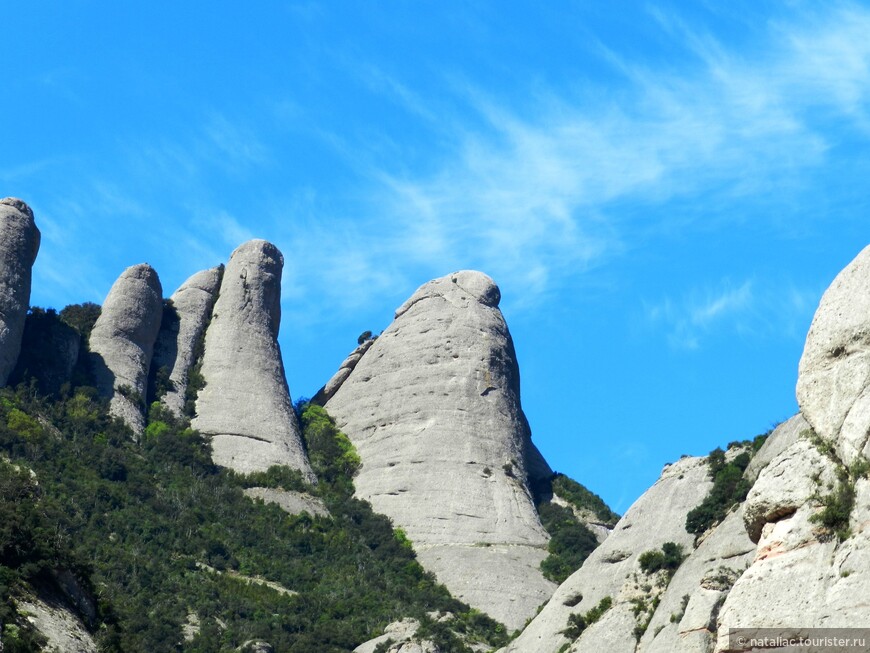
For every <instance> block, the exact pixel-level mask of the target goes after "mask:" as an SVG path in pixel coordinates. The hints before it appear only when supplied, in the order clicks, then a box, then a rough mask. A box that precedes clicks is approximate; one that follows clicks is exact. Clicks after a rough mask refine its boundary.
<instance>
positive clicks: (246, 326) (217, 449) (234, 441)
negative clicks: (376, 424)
mask: <svg viewBox="0 0 870 653" xmlns="http://www.w3.org/2000/svg"><path fill="white" fill-rule="evenodd" d="M283 267H284V257H283V256H282V255H281V252H280V251H278V248H277V247H275V246H274V245H272V244H271V243H268V242H266V241H265V240H252V241H249V242H247V243H244V244H242V245H240V246H239V247H238V248H237V249H236V250H235V251H234V252H233V253H232V256H231V257H230V261H229V263H228V264H227V267H226V270H225V272H224V275H223V279H222V281H221V286H220V293H219V295H218V299H217V301H216V303H215V306H214V310H213V313H212V317H211V322H210V323H209V326H208V329H207V331H206V336H205V353H204V355H203V360H202V369H201V374H202V376H203V378H204V380H205V387H204V388H203V389H202V390H200V392H199V396H198V398H197V401H196V413H197V416H196V419H194V420H193V423H192V425H193V427H194V428H196V429H197V430H199V431H200V432H201V433H203V434H204V435H207V436H209V437H210V438H211V443H212V455H213V458H214V461H215V462H216V463H217V464H219V465H222V466H224V467H229V468H231V469H234V470H236V471H238V472H243V473H249V472H254V471H264V470H266V469H268V468H269V467H271V466H272V465H287V466H289V467H292V468H294V469H298V470H300V471H301V472H302V473H303V475H304V476H305V477H306V478H307V479H308V480H309V481H312V482H314V481H315V480H316V479H315V476H314V473H313V472H312V470H311V466H310V465H309V463H308V459H307V457H306V456H305V451H304V449H303V446H302V440H301V436H300V432H299V424H298V422H297V420H296V415H295V413H294V412H293V405H292V403H291V401H290V393H289V391H288V388H287V381H286V378H285V376H284V363H283V362H282V359H281V350H280V348H279V346H278V339H277V338H278V327H279V325H280V322H281V271H282V268H283Z"/></svg>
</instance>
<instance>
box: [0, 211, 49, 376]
mask: <svg viewBox="0 0 870 653" xmlns="http://www.w3.org/2000/svg"><path fill="white" fill-rule="evenodd" d="M39 237H40V234H39V229H37V228H36V223H35V222H34V221H33V211H31V210H30V207H29V206H27V204H25V203H24V202H22V201H21V200H19V199H15V198H14V197H6V198H4V199H2V200H0V386H4V385H6V381H7V379H8V378H9V374H10V373H11V372H12V370H13V368H14V367H15V362H16V361H17V360H18V353H19V351H20V350H21V337H22V335H23V333H24V320H25V317H26V315H27V309H28V308H30V281H31V271H32V269H33V262H34V261H35V260H36V253H37V252H38V251H39Z"/></svg>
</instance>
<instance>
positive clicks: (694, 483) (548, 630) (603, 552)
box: [505, 458, 711, 653]
mask: <svg viewBox="0 0 870 653" xmlns="http://www.w3.org/2000/svg"><path fill="white" fill-rule="evenodd" d="M710 487H711V482H710V479H709V474H708V467H707V463H706V458H683V459H681V460H679V461H677V462H676V463H674V464H672V465H669V466H667V467H665V469H664V471H663V472H662V475H661V478H659V480H658V481H657V482H656V483H655V485H653V486H652V487H651V488H650V489H649V490H647V491H646V492H645V493H644V494H643V495H642V496H641V497H640V498H639V499H638V500H637V501H636V502H635V503H634V504H633V505H632V506H631V508H629V510H628V512H626V513H625V515H624V516H623V517H622V519H620V520H619V522H618V523H617V524H616V526H615V527H614V529H613V532H612V533H611V534H610V536H609V537H608V538H607V539H606V540H605V541H604V542H603V543H602V544H601V546H599V547H598V548H597V549H596V550H595V551H593V552H592V554H591V555H590V556H589V557H588V558H587V559H586V562H584V563H583V566H582V567H581V568H580V569H579V570H577V571H576V572H574V574H572V575H571V576H570V577H569V578H568V579H567V580H566V581H565V582H564V583H562V584H561V585H560V586H559V588H558V589H557V590H556V592H555V594H553V596H552V598H551V599H550V602H549V603H547V605H546V606H545V607H544V609H543V610H542V611H541V613H540V614H539V615H538V616H537V617H535V618H534V619H533V620H532V622H531V623H530V624H529V625H528V626H527V627H526V629H525V630H524V631H523V633H522V634H521V635H520V636H519V637H518V638H517V639H515V640H514V641H513V642H511V644H510V645H509V646H508V647H507V648H506V649H505V651H506V652H510V653H555V652H556V651H558V650H559V649H560V648H561V647H562V646H563V645H564V644H566V643H568V642H569V640H568V639H567V638H566V637H565V636H564V635H562V634H561V631H562V630H564V629H565V627H566V626H567V623H568V618H569V616H570V615H571V614H575V613H581V614H583V613H586V612H588V611H589V610H591V609H592V608H594V607H595V606H596V605H598V603H599V602H600V601H601V600H602V599H603V598H605V597H607V596H609V597H611V599H612V601H613V606H612V607H611V608H610V609H609V610H608V611H607V612H606V613H605V614H604V616H603V617H602V618H601V620H600V621H598V622H597V623H595V624H594V625H593V626H592V627H590V628H588V629H587V630H586V631H584V632H583V634H582V636H581V637H580V638H579V639H578V640H577V641H576V642H575V643H574V644H573V645H572V647H571V649H570V650H572V651H584V652H586V651H589V652H592V651H595V652H598V651H607V652H608V653H622V652H625V653H634V651H635V646H636V644H637V641H636V640H635V637H634V634H633V630H634V627H635V625H637V619H636V617H635V615H634V614H633V609H634V605H633V604H632V603H631V600H632V599H635V598H641V597H642V595H641V594H640V593H639V592H641V591H642V590H641V589H640V587H641V586H642V585H643V583H642V582H639V577H638V574H639V573H640V572H639V566H638V563H637V558H638V556H639V555H640V554H641V553H643V552H644V551H648V550H651V549H658V548H660V547H661V545H662V544H664V543H665V542H675V543H676V544H679V545H681V546H683V548H684V550H685V551H686V552H688V551H690V550H691V549H692V544H693V540H694V538H693V536H692V535H689V533H687V532H686V528H685V523H686V515H687V514H688V512H689V511H690V510H691V509H692V508H694V507H695V506H697V505H698V504H699V503H701V501H702V500H703V498H704V497H705V496H706V494H707V492H708V491H709V490H710ZM581 597H582V598H581Z"/></svg>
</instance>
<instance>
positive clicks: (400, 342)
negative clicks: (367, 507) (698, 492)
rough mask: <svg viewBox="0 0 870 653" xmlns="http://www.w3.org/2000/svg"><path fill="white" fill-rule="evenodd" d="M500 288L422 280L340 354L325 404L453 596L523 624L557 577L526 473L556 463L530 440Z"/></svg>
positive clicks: (370, 488) (464, 278)
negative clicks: (380, 326) (360, 343)
mask: <svg viewBox="0 0 870 653" xmlns="http://www.w3.org/2000/svg"><path fill="white" fill-rule="evenodd" d="M499 297H500V293H499V290H498V286H496V285H495V283H494V282H493V281H492V279H490V278H489V277H488V276H486V275H485V274H482V273H480V272H473V271H462V272H456V273H454V274H450V275H447V276H445V277H441V278H439V279H435V280H434V281H430V282H428V283H426V284H424V285H423V286H421V287H420V288H419V289H418V290H417V291H416V292H415V293H414V294H413V295H412V296H411V297H410V299H408V301H406V302H405V303H404V304H402V306H401V307H400V308H399V309H398V310H397V311H396V319H395V320H394V321H393V323H392V324H391V325H390V326H389V327H388V328H387V329H386V330H385V331H384V332H383V333H382V334H381V335H380V336H379V337H378V338H377V340H375V341H374V342H372V343H371V344H370V345H368V350H367V351H364V352H359V351H357V352H355V353H356V354H358V356H352V358H353V359H354V360H350V359H349V360H348V361H346V364H342V369H343V370H348V374H346V375H344V373H343V372H342V375H343V376H345V378H344V379H343V382H340V383H338V384H337V385H338V387H337V388H336V389H334V394H333V395H332V397H331V399H329V401H327V403H326V409H327V411H328V412H329V413H330V415H332V416H333V417H334V418H335V420H336V423H337V425H338V427H339V428H340V429H341V430H343V431H344V432H345V433H346V434H347V435H348V437H349V438H350V439H351V441H352V442H353V443H354V445H355V446H356V448H357V451H358V453H359V455H360V458H361V460H362V468H361V469H360V471H359V473H358V475H357V476H356V477H355V479H354V483H355V486H356V490H357V495H359V496H360V497H361V498H364V499H367V500H369V501H371V503H372V505H373V506H374V508H375V510H377V511H379V512H382V513H384V514H386V515H388V516H389V517H390V518H391V519H392V520H393V522H394V523H395V524H396V525H397V526H399V527H401V528H403V529H404V530H405V531H406V532H407V534H408V536H409V538H410V539H411V541H412V542H413V543H414V546H415V548H416V550H417V553H418V557H419V560H420V562H421V563H422V564H423V566H424V567H426V568H427V569H429V570H430V571H433V572H434V573H435V574H436V576H437V577H438V579H439V580H440V581H441V582H443V583H444V584H445V585H447V587H448V588H449V589H450V590H451V591H452V592H453V593H454V594H455V595H456V596H458V597H459V598H461V599H462V600H464V601H466V602H468V603H470V604H471V605H473V606H474V607H477V608H479V609H482V610H484V611H486V612H488V613H489V614H490V615H492V616H493V617H495V618H496V619H499V620H500V621H502V622H503V623H505V624H506V625H508V626H509V627H511V628H516V627H519V626H521V625H522V624H523V623H524V621H525V620H526V619H527V618H528V617H530V616H531V615H533V614H534V611H535V609H536V608H537V607H538V605H540V604H541V603H542V602H543V601H544V600H546V599H547V598H548V596H549V595H550V593H552V591H553V589H554V587H555V586H554V585H553V584H552V583H550V582H549V581H547V580H545V579H544V578H543V576H542V574H541V571H540V569H539V565H540V562H541V560H542V559H543V558H544V557H546V551H545V547H546V544H547V540H548V536H547V534H546V533H545V532H544V530H543V528H542V526H541V523H540V521H539V519H538V515H537V513H536V511H535V507H534V504H533V501H532V497H531V492H530V489H529V484H528V477H529V475H530V474H529V472H530V471H533V473H534V474H540V475H544V476H548V475H549V474H551V473H552V472H551V471H550V470H549V467H547V465H546V463H544V462H543V459H542V458H541V457H540V454H538V452H537V450H536V449H535V448H534V445H533V444H532V443H531V439H530V433H529V428H528V424H527V422H526V419H525V416H524V415H523V412H522V407H521V405H520V394H519V369H518V366H517V361H516V355H515V353H514V348H513V342H512V340H511V336H510V333H509V331H508V328H507V325H506V324H505V321H504V317H503V316H502V314H501V311H500V310H499V309H498V301H499ZM363 354H364V355H363ZM340 372H341V371H340ZM334 378H335V379H336V380H340V379H338V377H334ZM332 385H336V384H332Z"/></svg>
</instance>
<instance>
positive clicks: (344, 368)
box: [311, 340, 375, 406]
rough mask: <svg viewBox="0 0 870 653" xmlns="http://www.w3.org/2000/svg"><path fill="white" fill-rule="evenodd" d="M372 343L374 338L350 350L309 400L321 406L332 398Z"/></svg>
mask: <svg viewBox="0 0 870 653" xmlns="http://www.w3.org/2000/svg"><path fill="white" fill-rule="evenodd" d="M373 344H375V341H374V340H366V341H364V342H363V343H362V344H361V345H359V346H358V347H357V348H356V349H354V350H353V351H352V352H350V354H348V357H347V358H345V359H344V362H342V364H341V365H339V366H338V372H336V373H335V374H333V375H332V378H331V379H329V381H327V382H326V385H325V386H323V387H322V388H321V389H320V390H318V391H317V394H315V395H314V396H313V397H312V398H311V401H313V402H314V403H315V404H318V405H320V406H323V405H324V404H325V403H326V402H327V401H329V400H330V399H332V396H333V395H334V394H335V393H336V392H338V389H339V388H340V387H341V384H342V383H344V382H345V381H347V377H349V376H350V373H351V372H353V368H355V367H356V365H357V363H359V361H360V359H361V358H362V357H363V355H364V354H365V353H366V352H367V351H368V350H369V348H370V347H371V346H372V345H373Z"/></svg>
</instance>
